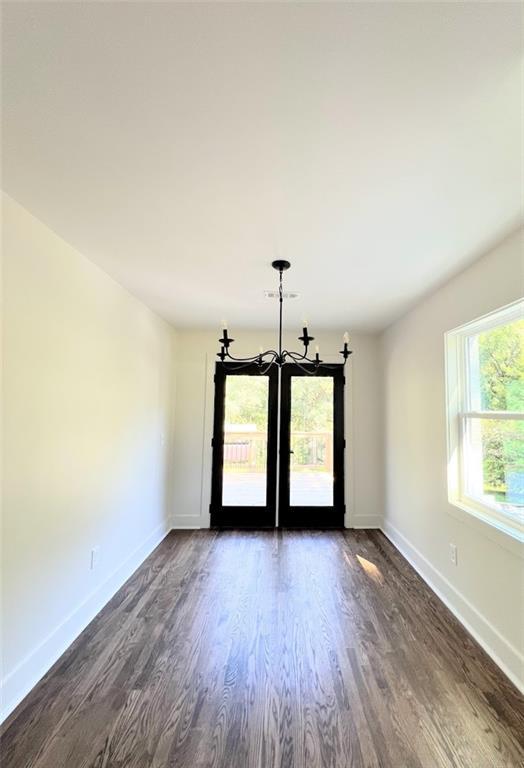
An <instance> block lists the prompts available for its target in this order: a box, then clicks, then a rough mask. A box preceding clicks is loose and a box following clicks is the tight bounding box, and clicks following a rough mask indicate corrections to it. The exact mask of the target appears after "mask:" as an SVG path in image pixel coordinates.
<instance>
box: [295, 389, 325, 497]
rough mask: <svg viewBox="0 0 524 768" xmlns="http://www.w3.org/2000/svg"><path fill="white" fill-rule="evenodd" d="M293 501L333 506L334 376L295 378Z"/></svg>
mask: <svg viewBox="0 0 524 768" xmlns="http://www.w3.org/2000/svg"><path fill="white" fill-rule="evenodd" d="M290 437H291V450H292V453H291V457H290V458H291V461H290V477H289V487H290V505H291V506H292V507H331V506H333V378H332V377H328V376H318V377H317V376H311V377H310V376H292V378H291V433H290Z"/></svg>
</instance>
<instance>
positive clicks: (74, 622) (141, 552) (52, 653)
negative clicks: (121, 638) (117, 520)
mask: <svg viewBox="0 0 524 768" xmlns="http://www.w3.org/2000/svg"><path fill="white" fill-rule="evenodd" d="M168 531H169V527H168V526H167V527H166V525H165V524H164V523H162V524H161V525H159V526H158V527H157V528H155V530H154V531H153V532H152V533H151V534H150V535H149V536H148V537H147V539H146V540H145V541H144V542H142V543H141V544H140V545H139V546H138V547H137V548H136V549H135V550H133V552H131V554H130V555H129V556H128V557H127V558H126V559H125V560H124V562H123V563H121V564H120V565H119V566H118V568H116V569H115V570H114V571H113V573H112V574H111V575H110V576H109V578H107V579H106V580H105V581H104V582H103V584H100V585H99V586H98V587H97V588H96V589H95V590H94V591H93V592H91V594H89V595H88V596H87V597H86V598H85V600H83V601H82V602H81V603H80V605H78V606H77V607H76V608H75V609H74V610H73V611H71V613H70V614H69V615H68V616H66V618H65V619H64V620H63V621H62V622H60V624H59V625H58V626H57V627H55V629H54V630H52V632H50V633H49V634H48V635H47V637H45V638H44V639H43V640H42V641H41V642H40V643H39V644H38V645H37V646H36V647H35V648H34V649H33V650H32V651H31V652H30V653H29V654H28V655H27V656H26V657H25V658H24V659H22V661H21V662H20V663H19V664H17V665H16V667H15V668H14V669H12V670H11V672H9V673H8V674H7V675H6V676H5V677H4V678H3V680H2V682H1V684H0V689H1V701H2V708H1V712H0V723H1V722H3V721H4V720H5V719H6V717H7V716H8V715H10V714H11V712H12V711H13V710H14V709H15V707H16V706H18V704H19V703H20V702H21V701H22V699H24V698H25V697H26V696H27V694H28V693H29V691H30V690H31V689H32V688H34V686H35V685H36V684H37V683H38V681H39V680H41V678H42V677H43V676H44V675H45V674H46V672H47V671H48V670H49V669H50V668H51V667H52V666H53V664H54V663H55V661H57V660H58V659H59V658H60V656H61V655H62V654H63V653H64V651H66V650H67V648H69V646H70V645H71V643H72V642H73V641H74V640H76V638H77V637H78V635H79V634H80V633H81V632H82V631H83V630H84V629H85V628H86V627H87V625H88V624H89V622H91V621H92V620H93V619H94V617H95V616H96V614H97V613H99V611H101V610H102V608H103V607H104V605H106V603H107V602H109V600H110V599H111V598H112V597H113V595H115V593H116V592H118V590H119V589H120V587H121V586H122V585H123V584H124V583H125V582H126V581H127V580H128V578H129V577H130V576H131V575H132V574H133V573H134V572H135V571H136V569H137V568H138V567H139V566H140V565H141V564H142V563H143V562H144V560H145V559H146V557H148V555H150V554H151V552H152V551H153V550H154V549H155V547H156V546H158V544H160V542H161V541H162V539H163V538H164V537H165V536H166V534H167V533H168Z"/></svg>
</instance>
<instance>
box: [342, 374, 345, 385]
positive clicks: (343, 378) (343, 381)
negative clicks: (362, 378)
mask: <svg viewBox="0 0 524 768" xmlns="http://www.w3.org/2000/svg"><path fill="white" fill-rule="evenodd" d="M342 386H343V387H345V386H346V377H345V376H342Z"/></svg>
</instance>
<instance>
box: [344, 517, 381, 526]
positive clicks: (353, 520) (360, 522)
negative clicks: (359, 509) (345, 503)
mask: <svg viewBox="0 0 524 768" xmlns="http://www.w3.org/2000/svg"><path fill="white" fill-rule="evenodd" d="M346 527H347V528H357V529H360V528H382V518H381V517H378V516H377V515H350V516H349V521H348V522H347V523H346Z"/></svg>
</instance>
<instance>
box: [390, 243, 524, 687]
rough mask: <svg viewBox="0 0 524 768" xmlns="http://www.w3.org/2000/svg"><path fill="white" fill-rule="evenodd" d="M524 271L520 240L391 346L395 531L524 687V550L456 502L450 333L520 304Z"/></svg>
mask: <svg viewBox="0 0 524 768" xmlns="http://www.w3.org/2000/svg"><path fill="white" fill-rule="evenodd" d="M523 265H524V262H523V237H522V232H520V233H517V234H515V235H513V236H512V237H510V238H508V239H507V240H506V241H505V242H503V243H502V244H501V245H500V246H499V247H498V248H496V249H494V250H493V251H492V252H490V253H488V254H487V255H485V256H484V257H483V258H481V259H480V260H478V261H477V262H475V263H474V264H473V265H472V266H471V267H470V268H468V269H467V270H465V271H464V272H462V273H461V274H459V275H458V276H456V277H455V278H453V279H452V280H451V281H450V282H448V283H447V284H446V285H444V286H443V287H441V288H440V289H439V290H437V291H435V292H434V293H432V294H431V295H430V296H428V297H427V298H426V299H425V300H423V301H422V302H421V303H420V304H419V305H418V306H417V307H416V308H415V309H413V310H412V311H411V312H409V313H408V314H407V315H406V316H405V317H403V318H402V319H401V320H399V321H398V322H396V323H395V324H394V325H392V326H391V327H390V328H389V329H388V330H387V331H386V332H385V333H384V334H383V338H382V350H383V364H384V396H385V469H386V471H385V476H386V482H385V523H384V528H385V531H386V533H387V534H388V535H389V536H390V538H391V539H392V540H393V541H394V542H395V543H396V544H397V545H398V547H399V548H400V549H401V551H402V552H404V554H405V555H407V556H408V558H410V559H411V560H412V561H413V563H414V564H415V565H416V567H417V568H418V569H419V571H420V572H421V573H422V574H423V575H424V577H425V578H426V579H427V580H428V581H430V583H431V584H432V585H433V586H434V587H435V588H436V589H437V590H438V591H439V593H440V594H441V595H442V596H443V597H444V598H445V599H446V601H447V602H448V604H449V605H450V606H451V607H452V608H453V610H454V611H455V612H456V613H457V614H458V615H459V617H460V618H462V620H463V621H464V622H465V623H466V624H467V625H468V626H469V628H470V629H471V630H472V631H473V633H474V634H475V635H476V637H477V639H479V640H480V641H481V642H482V644H483V645H484V646H485V647H486V649H489V652H490V653H491V655H492V656H493V657H494V658H495V659H496V660H498V662H499V663H500V664H501V665H502V666H503V668H504V669H505V670H506V671H507V672H508V674H509V675H510V676H511V677H512V678H513V680H514V681H516V682H517V683H519V681H520V684H521V685H522V684H524V657H523V649H524V622H523V620H522V616H523V609H524V568H523V566H524V561H523V559H522V557H523V556H524V553H523V548H522V546H521V545H520V544H518V543H517V542H516V540H514V539H511V538H509V537H508V536H506V535H505V534H503V533H499V532H497V531H495V530H494V529H493V528H492V527H491V526H489V525H488V524H486V523H485V522H483V521H480V520H478V519H476V518H474V517H472V516H471V515H468V513H467V512H463V511H461V510H458V509H456V508H455V507H453V506H452V505H450V504H449V503H448V500H447V477H446V463H447V451H446V400H445V366H444V333H445V332H446V331H448V330H450V329H452V328H454V327H457V326H458V325H461V324H463V323H465V322H467V321H470V320H473V319H474V318H476V317H479V316H481V315H483V314H485V313H487V312H489V311H491V310H494V309H496V308H498V307H501V306H503V305H505V304H508V303H510V302H512V301H514V300H516V299H517V298H519V297H520V296H521V295H522V293H523ZM451 542H452V543H455V544H456V545H457V546H458V565H457V566H454V565H453V564H452V563H451V561H450V556H449V545H450V543H451Z"/></svg>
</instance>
